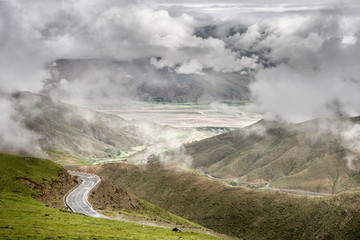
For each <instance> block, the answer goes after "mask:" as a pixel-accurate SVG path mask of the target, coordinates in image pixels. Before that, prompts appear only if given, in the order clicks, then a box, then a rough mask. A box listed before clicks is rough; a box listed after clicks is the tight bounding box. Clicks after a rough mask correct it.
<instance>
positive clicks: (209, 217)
mask: <svg viewBox="0 0 360 240" xmlns="http://www.w3.org/2000/svg"><path fill="white" fill-rule="evenodd" d="M109 167H110V166H106V165H104V166H103V169H101V170H98V174H100V176H102V177H105V176H109V177H110V178H111V180H112V181H114V183H115V184H118V185H120V186H122V187H124V188H125V189H127V190H128V191H130V192H132V193H134V194H136V195H138V196H141V197H142V198H144V199H146V200H148V201H151V202H153V203H154V204H156V205H158V206H161V207H163V208H164V209H166V210H168V211H170V212H172V213H175V214H177V215H180V216H182V217H184V218H187V219H190V220H192V221H195V222H197V223H199V224H201V225H203V226H205V227H208V228H210V229H213V230H215V231H217V232H222V233H226V234H229V235H234V236H238V237H244V238H246V239H315V238H319V239H356V238H359V237H360V226H359V224H358V223H359V222H360V213H359V212H360V206H359V204H358V202H359V201H360V194H359V193H351V194H342V195H336V196H334V197H323V198H314V197H313V198H311V197H304V196H294V195H290V194H285V193H273V192H261V191H253V190H248V189H244V188H241V187H231V186H227V185H225V184H224V183H222V182H219V181H214V180H209V179H207V178H205V177H203V176H199V175H197V174H195V173H193V172H182V171H179V170H174V169H173V170H169V169H164V168H162V167H160V166H159V165H157V164H151V165H148V167H147V168H144V167H138V166H130V165H126V164H118V166H117V168H118V169H117V173H116V174H109V172H112V171H113V170H114V168H115V165H112V166H111V168H112V169H109Z"/></svg>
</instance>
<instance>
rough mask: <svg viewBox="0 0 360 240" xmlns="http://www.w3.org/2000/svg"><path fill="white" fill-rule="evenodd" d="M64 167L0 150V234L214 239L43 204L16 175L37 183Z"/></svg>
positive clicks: (14, 236) (6, 235)
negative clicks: (73, 211)
mask: <svg viewBox="0 0 360 240" xmlns="http://www.w3.org/2000/svg"><path fill="white" fill-rule="evenodd" d="M62 171H64V169H63V168H62V167H61V166H60V165H57V164H54V163H52V162H51V161H48V160H43V159H35V158H27V157H18V156H13V155H7V154H0V180H1V181H0V238H14V239H22V238H23V239H44V238H50V239H54V238H76V239H89V238H91V239H93V238H98V239H110V238H111V239H178V238H179V236H181V237H184V238H186V239H214V238H213V237H210V236H207V235H204V234H199V233H191V232H182V233H180V234H179V233H175V232H172V231H171V230H170V229H162V228H154V227H146V226H144V227H142V226H141V225H138V224H132V223H124V222H119V221H113V220H107V219H96V218H90V217H86V216H83V215H80V214H75V213H69V212H64V211H61V210H58V209H53V208H49V207H46V206H45V204H44V203H41V202H39V201H37V200H35V199H33V198H32V197H31V195H32V194H36V192H35V191H33V190H32V189H30V188H28V187H27V186H25V185H24V184H22V183H21V182H20V181H18V180H17V178H26V179H29V180H31V181H33V182H35V183H37V184H41V183H43V182H44V181H49V182H53V181H58V177H57V176H58V174H59V173H61V172H62Z"/></svg>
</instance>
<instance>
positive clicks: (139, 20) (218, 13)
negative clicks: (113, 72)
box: [0, 0, 360, 121]
mask: <svg viewBox="0 0 360 240" xmlns="http://www.w3.org/2000/svg"><path fill="white" fill-rule="evenodd" d="M357 2H358V1H325V0H324V1H306V0H297V1H295V0H294V1H275V0H274V1H265V0H264V1H260V0H259V1H225V2H224V1H201V0H198V1H170V0H168V1H161V0H157V1H156V0H153V1H137V2H134V1H124V0H123V1H121V0H117V1H115V0H113V1H100V0H92V1H89V0H79V1H73V0H62V1H55V0H49V1H35V0H33V1H25V0H21V1H20V0H14V1H0V43H1V45H0V84H1V91H4V92H11V91H14V90H30V91H35V92H36V91H41V90H42V89H43V88H44V79H46V78H49V76H48V72H47V71H46V69H45V68H44V66H46V65H47V64H49V63H51V62H52V61H53V60H55V59H59V58H80V59H81V58H106V59H115V60H122V61H124V60H132V59H141V58H142V59H149V63H150V64H151V65H152V66H153V67H154V68H158V69H167V68H168V69H171V70H172V71H174V72H175V73H177V74H196V75H203V74H205V72H209V71H205V70H211V71H213V72H240V71H242V70H243V69H251V70H252V71H253V72H254V81H253V82H252V83H251V85H250V89H251V91H252V96H253V97H252V100H253V101H254V104H253V105H252V107H251V110H253V111H261V112H263V113H265V114H266V116H268V117H276V116H281V117H282V118H285V119H288V120H293V121H301V120H306V119H310V118H314V117H322V116H334V115H337V114H345V115H351V116H354V115H358V114H360V101H359V96H358V92H359V90H360V87H359V76H360V72H359V71H360V68H359V65H360V62H359V61H360V60H359V57H358V56H359V49H360V46H359V45H360V43H359V40H358V38H359V36H360V14H359V8H358V7H357V6H356V5H357ZM264 3H266V4H264ZM199 29H200V30H201V29H202V30H203V33H204V34H205V35H204V34H203V35H202V36H199V35H196V33H197V32H198V31H199ZM207 74H208V73H207ZM98 75H100V76H101V73H99V74H98ZM129 76H132V72H131V71H130V70H129V72H126V73H125V72H124V73H118V75H117V76H116V77H115V78H114V79H115V80H111V81H110V80H109V79H107V78H105V77H104V78H103V79H101V78H100V80H96V81H93V82H91V83H89V82H87V81H86V79H78V80H77V81H76V82H68V81H67V80H66V79H63V80H62V81H61V82H60V83H59V86H58V87H59V88H60V89H63V90H64V91H74V93H73V94H77V95H79V96H82V94H83V92H84V91H87V92H91V94H95V96H97V95H96V94H97V91H98V89H101V91H102V93H101V94H99V96H106V95H107V94H106V91H112V93H111V94H112V95H114V91H115V92H116V89H117V82H116V81H122V79H124V78H126V77H129ZM119 86H121V87H123V86H122V85H119ZM107 89H109V90H107ZM77 91H83V92H77ZM104 91H105V94H104Z"/></svg>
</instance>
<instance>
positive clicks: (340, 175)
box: [187, 121, 360, 193]
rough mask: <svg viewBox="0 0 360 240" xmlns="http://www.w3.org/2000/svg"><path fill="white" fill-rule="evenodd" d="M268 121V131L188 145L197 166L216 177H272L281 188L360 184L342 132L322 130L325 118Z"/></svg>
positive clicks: (241, 132) (335, 187)
mask: <svg viewBox="0 0 360 240" xmlns="http://www.w3.org/2000/svg"><path fill="white" fill-rule="evenodd" d="M265 124H266V123H263V122H260V123H257V124H256V125H255V127H254V126H252V127H250V128H256V127H257V128H261V127H262V126H265V127H267V128H268V129H267V131H266V135H263V136H257V135H255V134H251V133H250V134H249V133H248V132H247V131H248V129H249V128H248V129H244V130H239V131H235V132H230V133H226V134H223V135H220V136H216V137H213V138H209V139H205V140H203V141H200V142H197V143H193V144H189V145H187V150H188V152H189V153H190V154H191V156H192V157H193V159H194V160H193V165H194V167H195V168H204V169H205V170H206V171H207V172H209V173H210V174H212V175H213V176H216V177H240V178H242V179H243V180H245V181H257V180H270V181H272V185H273V186H276V187H280V188H297V189H304V190H309V191H317V192H320V191H321V192H333V193H337V192H341V191H344V190H347V189H353V188H356V187H358V186H359V182H360V181H359V179H360V174H359V173H358V172H355V171H351V170H350V169H349V168H348V167H347V166H346V164H347V162H346V160H344V157H345V156H346V150H345V149H344V148H343V147H342V146H341V141H340V139H339V136H337V135H335V134H332V133H330V132H328V131H323V132H321V131H319V129H321V124H322V123H321V122H320V121H319V122H317V121H313V122H308V123H304V124H300V125H296V126H288V127H272V126H270V127H269V126H266V125H265Z"/></svg>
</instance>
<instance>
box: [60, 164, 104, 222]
mask: <svg viewBox="0 0 360 240" xmlns="http://www.w3.org/2000/svg"><path fill="white" fill-rule="evenodd" d="M68 172H69V174H71V175H74V176H78V177H80V178H81V180H82V183H81V184H80V185H79V186H78V187H77V188H75V189H74V190H73V191H71V192H70V193H69V194H68V195H67V196H66V198H65V203H66V205H67V206H68V207H69V208H70V210H71V211H73V212H76V213H82V214H84V215H86V216H90V217H96V218H108V217H106V216H104V215H102V214H100V213H98V212H96V211H95V210H94V209H93V208H92V206H91V204H90V203H89V202H88V196H89V193H90V191H91V190H92V189H93V188H94V187H95V186H96V185H97V184H99V183H100V182H101V180H100V178H99V177H98V176H96V175H91V174H85V173H80V172H73V171H68Z"/></svg>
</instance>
